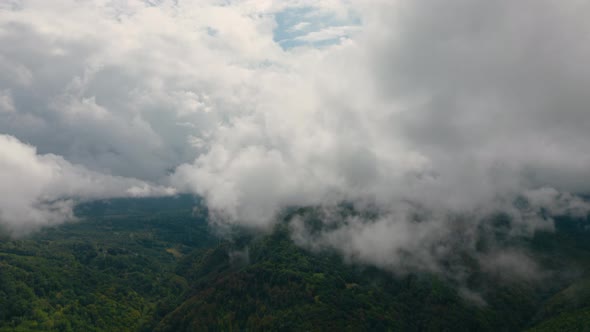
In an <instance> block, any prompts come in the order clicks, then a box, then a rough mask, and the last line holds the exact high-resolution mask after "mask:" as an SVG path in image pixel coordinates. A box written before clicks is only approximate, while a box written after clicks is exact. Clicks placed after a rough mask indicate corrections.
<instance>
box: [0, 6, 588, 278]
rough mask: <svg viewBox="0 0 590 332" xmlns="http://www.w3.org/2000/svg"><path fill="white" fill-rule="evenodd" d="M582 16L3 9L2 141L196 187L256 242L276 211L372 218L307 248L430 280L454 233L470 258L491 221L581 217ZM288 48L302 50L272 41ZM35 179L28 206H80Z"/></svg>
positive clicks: (530, 225)
mask: <svg viewBox="0 0 590 332" xmlns="http://www.w3.org/2000/svg"><path fill="white" fill-rule="evenodd" d="M589 6H590V4H589V3H588V2H586V1H574V2H571V3H567V4H563V3H560V4H559V5H557V4H556V3H554V2H553V1H548V0H546V1H545V0H542V1H532V0H531V1H519V2H514V1H508V0H502V1H495V2H488V1H473V0H471V1H467V0H450V1H445V2H444V3H443V2H426V1H409V0H408V1H406V0H401V1H372V2H367V1H336V0H325V1H321V0H317V1H316V0H313V1H312V0H310V1H285V2H271V1H230V2H224V5H220V4H219V3H218V2H217V1H205V0H204V1H197V2H180V1H159V2H157V3H154V4H147V3H146V2H144V1H125V2H119V1H109V2H104V1H73V0H60V1H55V2H51V3H48V2H47V1H41V0H23V1H12V2H10V3H9V5H8V6H2V7H0V45H10V47H2V48H0V70H1V71H2V72H3V73H6V75H2V77H0V132H1V133H5V134H8V135H11V136H14V137H16V138H17V139H19V140H21V141H23V142H28V143H30V144H31V145H33V146H35V147H36V148H37V151H38V153H37V154H34V153H33V154H32V155H33V156H34V157H35V158H38V159H39V158H40V159H39V160H45V159H47V158H48V157H45V156H53V157H52V158H55V160H60V163H61V164H68V165H76V166H71V167H69V168H66V169H67V170H68V172H70V171H71V172H73V173H76V170H77V169H84V170H85V171H84V172H86V173H88V174H95V175H94V176H99V174H112V175H113V176H110V175H104V176H105V177H107V178H109V179H117V181H119V180H120V181H122V183H126V181H127V180H126V179H127V178H136V179H139V180H133V181H143V182H145V183H157V184H159V185H161V186H168V185H170V186H173V187H174V188H176V189H177V190H179V191H184V192H191V193H195V194H199V195H202V196H203V197H204V198H205V200H206V201H207V203H208V205H209V208H210V211H212V217H213V222H216V223H220V224H230V225H244V226H248V227H252V228H255V229H268V228H270V227H272V225H274V224H275V223H276V222H277V221H276V219H277V218H276V216H277V214H278V213H279V212H280V211H282V210H283V209H284V208H285V207H291V206H323V207H324V208H326V209H328V210H329V209H334V208H336V207H338V206H339V204H340V203H342V202H349V203H351V204H353V205H354V207H355V209H356V210H357V211H368V210H373V211H376V212H378V217H377V218H373V219H370V220H367V219H366V218H360V217H350V218H348V217H347V218H342V220H341V222H342V224H341V225H339V226H338V227H333V229H332V230H330V231H328V230H326V231H325V232H324V233H322V234H321V236H315V235H313V236H312V235H309V237H308V238H307V240H306V241H301V243H302V245H309V246H310V247H314V248H315V247H317V248H331V249H335V250H338V251H340V252H341V253H343V254H344V255H345V256H347V257H350V258H351V259H355V260H360V261H364V262H370V263H371V264H377V265H380V266H384V267H388V268H394V267H396V266H400V265H403V264H406V263H404V262H407V259H406V258H405V257H408V255H409V254H408V253H411V255H410V257H412V260H411V261H410V263H411V265H414V266H418V267H427V268H429V269H434V270H436V269H439V261H440V260H441V259H443V258H445V257H447V256H445V255H448V254H447V253H449V252H452V250H450V249H449V248H456V246H459V244H458V242H457V241H456V240H454V238H455V237H456V236H455V234H462V235H461V237H460V238H461V241H462V242H461V243H463V244H461V248H464V249H473V248H474V245H473V243H474V242H475V241H476V239H477V238H478V236H479V235H477V234H478V232H479V229H484V230H485V229H486V227H484V226H483V225H486V223H489V221H490V220H491V219H493V218H492V216H495V215H498V214H500V213H504V214H506V215H508V216H509V217H510V219H511V220H512V221H511V223H510V232H509V233H510V235H513V236H521V235H531V234H533V233H534V232H535V231H536V230H538V229H550V228H551V225H552V223H551V219H550V217H551V214H573V215H575V216H579V217H584V216H585V215H587V213H588V208H587V203H585V202H584V201H583V200H581V199H580V198H579V197H577V196H576V195H577V194H581V193H587V192H589V191H590V180H589V179H590V176H589V175H590V174H589V173H588V172H589V168H588V165H590V149H588V147H587V142H588V140H589V139H590V134H589V133H590V130H589V129H590V128H589V127H588V123H590V119H589V117H590V113H589V112H588V111H587V105H589V104H590V100H589V98H590V97H589V96H590V95H589V94H588V93H587V91H586V87H587V86H589V83H590V69H588V68H586V66H584V63H585V61H586V59H587V58H588V56H589V55H590V54H589V53H590V48H589V47H588V46H587V45H590V43H589V42H588V40H587V39H588V38H590V37H588V36H590V34H587V33H584V32H585V31H590V23H588V20H587V18H586V17H585V16H586V15H585V13H586V12H588V9H589V8H588V7H589ZM56 18H59V19H56ZM89 22H91V24H89ZM306 22H308V23H309V25H307V26H305V29H303V30H297V29H295V27H303V26H304V25H305V23H306ZM295 30H297V31H295ZM301 34H304V35H301ZM342 36H346V38H337V37H342ZM295 38H300V39H306V40H308V41H309V43H303V44H302V45H298V47H293V48H289V47H285V48H283V47H284V46H285V45H283V44H280V43H281V41H282V40H292V39H295ZM335 38H336V39H337V40H335ZM327 39H330V40H333V41H334V42H333V43H332V42H331V43H328V44H327V45H324V44H322V47H321V48H318V47H315V46H318V45H319V44H318V45H315V44H314V41H323V40H327ZM281 46H283V47H281ZM2 158H3V157H0V160H2ZM43 158H45V159H43ZM56 163H57V162H56ZM58 164H59V163H58ZM50 169H52V168H51V167H50ZM84 172H83V173H84ZM86 173H85V174H86ZM82 178H86V177H82ZM61 179H62V180H60V181H63V182H64V183H69V182H68V180H67V179H68V177H66V176H64V177H62V178H61ZM117 181H116V182H117ZM40 182H41V183H43V181H40ZM54 182H55V181H54ZM54 182H51V183H54ZM134 186H135V187H136V189H134V190H131V191H129V193H136V194H143V192H144V191H145V190H144V189H142V188H151V187H149V185H148V187H145V186H144V185H143V184H138V185H134ZM129 187H130V186H129V185H121V186H119V187H118V188H119V189H121V190H123V191H125V192H127V190H128V189H129ZM40 188H41V187H40ZM42 188H43V189H35V190H33V191H32V193H33V194H26V195H24V196H23V197H29V198H27V199H28V200H27V199H24V198H23V201H26V202H29V203H26V204H25V206H27V207H30V206H33V205H34V204H36V203H35V202H36V200H38V198H37V197H40V195H41V196H43V195H49V196H48V197H50V198H51V199H55V200H59V199H60V197H62V196H67V197H72V198H73V197H76V196H77V195H81V196H83V197H89V196H92V195H88V194H87V192H86V191H85V190H87V189H86V188H87V187H86V186H82V187H77V190H64V189H63V188H67V186H62V187H60V186H59V185H53V184H52V185H51V186H46V187H42ZM148 191H149V189H148ZM107 192H109V193H110V192H111V191H107ZM112 192H113V193H114V192H120V191H112ZM41 193H42V194H41ZM84 195H86V196H84ZM101 195H102V194H101ZM105 195H106V194H105ZM45 201H48V200H45ZM49 201H50V200H49ZM524 201H526V204H521V205H519V204H517V203H518V202H524ZM31 202H32V203H31ZM40 210H41V211H51V209H48V208H41V209H40ZM56 210H59V209H58V208H57V207H56ZM23 211H24V210H23ZM544 211H549V212H550V213H549V214H550V215H549V216H547V215H546V213H545V212H544ZM45 213H47V212H45ZM50 215H51V214H50ZM416 215H419V216H420V218H419V219H420V220H421V222H416ZM62 216H63V213H62ZM458 216H461V218H458ZM42 219H43V218H41V217H40V218H39V220H42ZM45 219H47V220H49V219H51V217H45ZM55 219H56V220H57V219H59V218H55ZM457 219H459V220H460V222H457V221H456V220H457ZM322 220H323V222H324V223H325V224H333V223H334V220H333V219H331V218H328V217H325V218H323V219H322ZM294 227H295V226H294ZM294 229H295V228H294ZM298 232H299V233H295V234H294V237H297V236H302V234H303V235H305V234H307V233H308V230H306V229H304V228H300V229H299V231H298ZM298 234H299V235H298ZM314 241H316V242H318V243H315V244H314V243H313V242H314ZM501 261H502V260H501ZM504 261H509V260H504ZM500 265H502V264H500ZM504 265H506V264H504Z"/></svg>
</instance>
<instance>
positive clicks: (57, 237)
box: [0, 196, 590, 331]
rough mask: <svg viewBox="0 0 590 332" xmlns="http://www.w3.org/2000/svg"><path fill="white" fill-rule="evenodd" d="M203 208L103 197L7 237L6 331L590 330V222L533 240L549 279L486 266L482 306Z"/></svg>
mask: <svg viewBox="0 0 590 332" xmlns="http://www.w3.org/2000/svg"><path fill="white" fill-rule="evenodd" d="M199 204H200V202H199V201H198V200H197V199H196V198H194V197H192V196H178V197H175V198H159V199H155V198H150V199H117V200H108V201H97V202H91V203H86V204H82V205H80V206H79V207H78V208H77V210H76V214H77V215H78V218H79V220H78V221H76V222H72V223H68V224H65V225H62V226H59V227H55V228H47V229H45V230H43V231H41V232H39V233H36V234H33V235H30V236H28V237H25V238H19V239H13V238H10V237H8V236H7V235H4V236H2V237H1V238H0V331H34V330H43V331H255V330H256V331H257V330H266V331H315V330H317V331H361V330H369V331H521V330H530V331H590V242H589V241H588V236H589V235H590V234H589V232H590V231H589V230H588V225H589V220H588V219H587V218H586V219H581V220H580V219H578V220H573V219H568V218H561V219H559V220H557V221H556V226H557V229H556V231H555V232H540V233H537V234H536V235H535V236H534V237H533V238H529V239H522V240H520V242H519V243H518V245H519V246H521V247H523V248H525V249H526V250H527V251H528V252H530V254H531V255H533V256H534V257H535V258H536V260H537V261H539V262H541V263H542V264H543V269H544V270H546V271H547V272H546V274H547V276H546V277H544V278H542V279H536V280H530V279H526V280H525V279H522V280H517V279H511V280H505V279H502V278H499V277H498V276H496V275H490V274H489V273H485V272H484V271H480V270H478V267H477V266H476V265H475V266H474V267H473V270H472V271H471V275H470V277H469V280H468V282H469V283H470V287H471V289H474V290H476V291H477V294H478V296H480V297H481V299H483V300H482V301H474V300H473V299H470V298H469V297H468V296H465V294H463V293H462V292H461V285H458V284H457V283H456V282H454V281H453V280H450V279H448V278H445V277H444V276H441V275H438V274H432V273H405V274H398V273H393V272H392V271H385V270H380V269H378V268H376V267H372V266H366V265H362V264H358V263H351V262H345V261H343V260H342V258H341V257H340V256H339V255H337V254H336V253H333V252H329V251H324V252H310V251H307V250H305V249H304V248H301V247H299V246H297V245H295V244H294V243H293V241H292V240H291V236H290V230H289V228H288V227H287V226H286V224H285V223H279V224H278V225H277V226H276V227H275V229H274V230H273V231H272V232H269V233H265V234H252V233H248V232H247V231H242V230H236V231H233V232H230V233H231V234H229V235H228V234H227V232H226V234H224V235H223V236H220V235H218V234H217V232H216V231H217V230H215V229H211V228H210V226H209V224H208V222H207V217H206V216H207V211H206V209H203V208H201V209H198V208H197V209H195V208H194V206H199ZM290 213H291V214H293V213H301V214H302V213H306V212H305V211H303V210H295V211H292V212H290ZM466 259H468V258H466Z"/></svg>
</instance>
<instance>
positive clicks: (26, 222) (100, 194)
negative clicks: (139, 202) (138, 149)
mask: <svg viewBox="0 0 590 332" xmlns="http://www.w3.org/2000/svg"><path fill="white" fill-rule="evenodd" d="M0 155H2V158H0V183H2V186H1V189H0V197H1V198H0V227H1V228H3V230H5V231H8V232H9V233H11V234H13V235H17V236H18V235H23V234H25V233H28V232H29V231H31V230H34V229H37V228H39V227H43V226H50V225H54V224H58V223H61V222H63V221H65V220H73V219H74V215H73V212H72V208H73V206H74V203H75V202H76V201H79V200H82V199H97V198H105V197H122V196H130V197H141V196H160V195H171V194H174V189H172V188H165V187H160V186H154V185H150V184H148V183H146V182H144V181H140V180H136V179H128V178H122V177H116V176H108V175H103V174H99V173H96V172H92V171H89V170H88V169H86V168H84V167H83V166H80V165H73V164H71V163H69V162H67V161H66V160H64V159H63V158H61V157H59V156H56V155H53V154H44V155H39V154H37V152H36V150H35V148H34V147H32V146H30V145H27V144H24V143H22V142H21V141H19V140H17V139H16V138H14V137H12V136H7V135H0Z"/></svg>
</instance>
